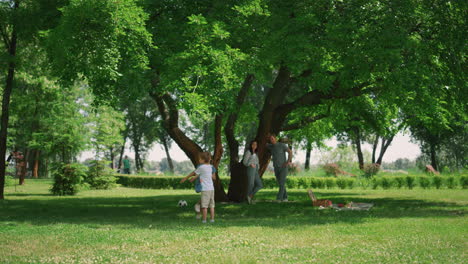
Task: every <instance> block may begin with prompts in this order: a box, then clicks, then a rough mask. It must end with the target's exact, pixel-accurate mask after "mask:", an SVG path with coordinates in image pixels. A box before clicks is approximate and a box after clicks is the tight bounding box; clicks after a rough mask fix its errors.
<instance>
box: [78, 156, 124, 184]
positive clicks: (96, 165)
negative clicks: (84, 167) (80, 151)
mask: <svg viewBox="0 0 468 264" xmlns="http://www.w3.org/2000/svg"><path fill="white" fill-rule="evenodd" d="M108 163H109V162H108V161H105V160H93V161H91V162H90V167H89V169H88V173H87V175H86V177H85V182H86V183H87V184H89V187H91V189H99V190H108V189H112V188H114V187H115V186H116V181H117V179H116V178H115V177H114V171H113V170H112V169H111V168H110V167H109V166H107V164H108Z"/></svg>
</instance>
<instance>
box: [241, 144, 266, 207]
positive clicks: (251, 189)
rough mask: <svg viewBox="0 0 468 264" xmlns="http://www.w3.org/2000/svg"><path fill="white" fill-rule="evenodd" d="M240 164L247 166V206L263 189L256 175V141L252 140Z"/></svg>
mask: <svg viewBox="0 0 468 264" xmlns="http://www.w3.org/2000/svg"><path fill="white" fill-rule="evenodd" d="M242 163H243V164H244V165H245V166H247V178H248V187H247V201H248V202H249V204H251V203H252V201H253V197H254V195H255V194H256V193H257V192H258V191H259V190H260V189H262V188H263V183H262V180H261V179H260V175H259V174H258V169H259V167H260V166H259V165H260V164H259V162H258V155H257V141H255V140H252V141H251V142H250V144H249V148H248V149H247V150H246V151H245V153H244V158H243V159H242Z"/></svg>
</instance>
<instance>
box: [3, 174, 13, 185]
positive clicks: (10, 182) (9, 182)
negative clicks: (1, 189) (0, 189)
mask: <svg viewBox="0 0 468 264" xmlns="http://www.w3.org/2000/svg"><path fill="white" fill-rule="evenodd" d="M13 185H15V178H13V177H11V176H5V186H13Z"/></svg>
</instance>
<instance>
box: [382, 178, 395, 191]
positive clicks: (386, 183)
mask: <svg viewBox="0 0 468 264" xmlns="http://www.w3.org/2000/svg"><path fill="white" fill-rule="evenodd" d="M393 183H394V181H393V178H390V177H382V178H381V185H382V188H383V189H384V190H387V189H390V188H392V186H393Z"/></svg>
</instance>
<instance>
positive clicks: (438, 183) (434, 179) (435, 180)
mask: <svg viewBox="0 0 468 264" xmlns="http://www.w3.org/2000/svg"><path fill="white" fill-rule="evenodd" d="M442 184H443V179H442V177H440V176H434V177H432V186H434V187H435V188H436V189H440V187H442Z"/></svg>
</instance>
